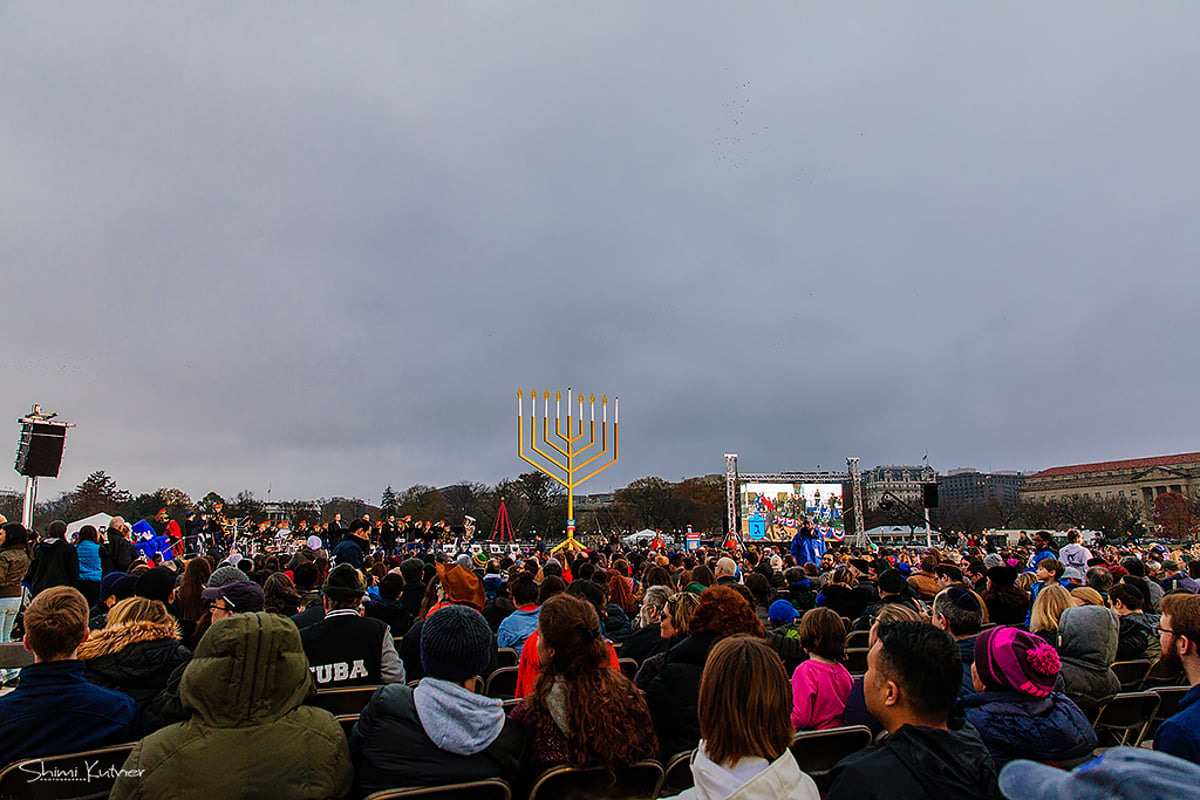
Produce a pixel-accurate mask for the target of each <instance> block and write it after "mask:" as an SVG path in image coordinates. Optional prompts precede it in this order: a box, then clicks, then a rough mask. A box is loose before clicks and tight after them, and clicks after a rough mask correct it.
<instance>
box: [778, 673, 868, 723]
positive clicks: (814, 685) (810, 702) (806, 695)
mask: <svg viewBox="0 0 1200 800" xmlns="http://www.w3.org/2000/svg"><path fill="white" fill-rule="evenodd" d="M853 684H854V679H853V678H851V677H850V671H849V670H847V669H846V667H845V666H843V665H842V664H822V663H821V662H819V661H816V660H814V659H809V660H808V661H803V662H801V664H800V666H798V667H796V671H795V672H794V673H792V727H794V728H795V729H796V730H823V729H825V728H836V727H838V726H840V725H841V724H842V714H843V713H844V712H845V710H846V698H847V697H849V696H850V687H851V686H852V685H853Z"/></svg>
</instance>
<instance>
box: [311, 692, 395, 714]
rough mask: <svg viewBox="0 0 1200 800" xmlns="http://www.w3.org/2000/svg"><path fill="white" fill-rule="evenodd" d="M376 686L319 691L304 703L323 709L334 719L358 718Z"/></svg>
mask: <svg viewBox="0 0 1200 800" xmlns="http://www.w3.org/2000/svg"><path fill="white" fill-rule="evenodd" d="M378 688H379V687H378V686H347V687H345V688H343V689H319V690H317V693H316V694H315V695H313V696H312V697H309V698H308V700H306V701H305V702H306V703H307V704H308V705H310V706H316V707H317V708H323V709H325V710H326V711H328V712H329V713H330V714H333V715H334V716H335V717H340V716H342V715H343V714H353V715H355V716H358V715H359V714H361V713H362V710H363V709H364V708H366V707H367V701H368V700H370V699H371V695H373V694H375V690H376V689H378Z"/></svg>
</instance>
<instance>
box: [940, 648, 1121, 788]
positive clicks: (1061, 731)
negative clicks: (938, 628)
mask: <svg viewBox="0 0 1200 800" xmlns="http://www.w3.org/2000/svg"><path fill="white" fill-rule="evenodd" d="M1061 668H1062V665H1061V662H1060V661H1059V658H1058V652H1057V651H1056V650H1055V649H1054V648H1053V647H1051V646H1050V645H1049V644H1047V643H1046V642H1045V641H1044V640H1043V639H1041V638H1040V637H1038V636H1035V635H1033V634H1031V633H1026V632H1025V631H1023V630H1020V629H1018V628H1013V627H1008V626H1000V627H995V628H989V629H988V630H986V631H984V632H983V633H981V634H979V636H978V637H977V638H976V639H975V662H974V664H972V665H971V675H972V679H973V682H974V685H975V689H976V693H975V694H971V695H967V696H965V697H961V698H960V699H959V707H960V708H961V710H962V711H963V713H964V714H965V716H966V719H967V721H968V722H970V723H971V724H972V725H974V726H975V727H976V728H977V729H978V730H979V733H980V735H981V736H982V737H983V740H984V743H985V744H987V747H988V751H989V752H990V753H991V754H992V760H993V761H994V762H995V764H996V767H997V769H999V768H1001V767H1003V766H1004V765H1005V764H1007V763H1008V762H1009V761H1012V760H1014V759H1018V758H1031V759H1037V760H1039V761H1043V762H1046V761H1049V762H1054V763H1061V762H1071V761H1074V760H1076V759H1079V758H1083V757H1085V756H1088V755H1090V754H1091V752H1092V750H1094V749H1095V748H1096V745H1097V739H1096V732H1095V731H1094V730H1093V729H1092V726H1091V723H1089V722H1088V719H1087V716H1086V715H1085V714H1084V713H1083V712H1082V711H1081V710H1080V709H1079V706H1077V705H1075V703H1074V702H1073V701H1072V700H1071V699H1070V698H1068V697H1067V696H1066V695H1065V694H1062V693H1061V692H1058V691H1055V683H1056V681H1057V680H1058V676H1059V672H1060V670H1061Z"/></svg>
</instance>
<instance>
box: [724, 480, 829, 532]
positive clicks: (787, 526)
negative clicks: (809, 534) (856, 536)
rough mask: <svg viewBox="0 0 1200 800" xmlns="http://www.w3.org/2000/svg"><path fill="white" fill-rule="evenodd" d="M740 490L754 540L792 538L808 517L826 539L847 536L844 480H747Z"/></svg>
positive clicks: (745, 523)
mask: <svg viewBox="0 0 1200 800" xmlns="http://www.w3.org/2000/svg"><path fill="white" fill-rule="evenodd" d="M738 493H739V500H740V505H741V511H742V534H743V535H745V536H748V537H749V538H751V539H763V538H766V539H790V538H791V537H793V536H795V535H796V531H797V530H798V529H799V527H800V526H801V524H802V523H803V521H804V518H805V517H806V516H807V517H808V518H809V519H811V520H812V521H813V524H814V525H815V526H816V527H817V528H818V529H819V530H820V531H821V532H822V534H823V535H824V536H825V538H826V539H835V540H839V541H840V540H841V539H843V538H845V525H844V523H843V521H842V485H841V484H840V483H744V484H741V486H740V487H739V490H738Z"/></svg>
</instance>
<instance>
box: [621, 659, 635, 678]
mask: <svg viewBox="0 0 1200 800" xmlns="http://www.w3.org/2000/svg"><path fill="white" fill-rule="evenodd" d="M617 666H619V667H620V668H621V674H622V675H624V676H625V677H626V678H629V680H633V676H634V675H637V671H638V663H637V662H636V661H634V660H633V659H632V658H618V659H617Z"/></svg>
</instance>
